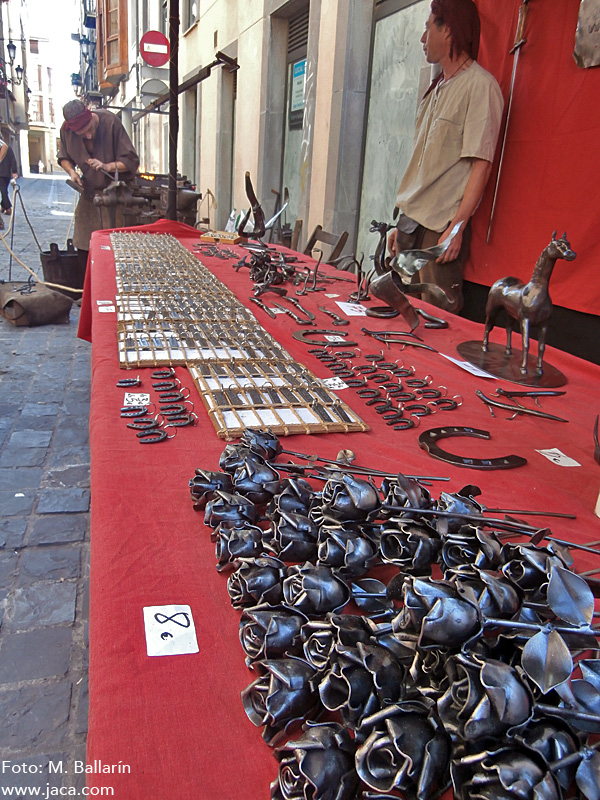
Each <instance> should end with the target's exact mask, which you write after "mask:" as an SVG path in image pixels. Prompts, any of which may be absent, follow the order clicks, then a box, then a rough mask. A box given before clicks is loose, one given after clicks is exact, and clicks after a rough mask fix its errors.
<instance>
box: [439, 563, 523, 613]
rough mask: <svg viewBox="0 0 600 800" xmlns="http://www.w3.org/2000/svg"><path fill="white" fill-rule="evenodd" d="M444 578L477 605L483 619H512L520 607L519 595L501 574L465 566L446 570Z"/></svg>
mask: <svg viewBox="0 0 600 800" xmlns="http://www.w3.org/2000/svg"><path fill="white" fill-rule="evenodd" d="M446 578H448V579H449V580H451V581H453V582H454V583H456V585H457V587H458V588H459V591H460V593H461V594H462V595H463V596H465V597H468V598H469V599H471V600H472V601H473V602H475V603H477V605H478V606H479V608H480V609H481V613H482V614H483V616H484V617H491V618H498V617H507V618H512V617H513V616H514V615H515V614H516V613H517V612H518V611H519V608H520V607H521V598H520V597H519V593H518V592H517V591H516V589H515V588H514V586H513V585H512V584H510V583H509V581H508V580H506V578H504V577H503V576H502V575H501V574H500V575H499V574H498V573H492V572H487V571H486V570H483V569H477V568H474V567H468V566H467V567H460V568H458V569H454V570H448V571H447V572H446Z"/></svg>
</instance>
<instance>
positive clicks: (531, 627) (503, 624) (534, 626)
mask: <svg viewBox="0 0 600 800" xmlns="http://www.w3.org/2000/svg"><path fill="white" fill-rule="evenodd" d="M483 626H484V627H488V628H510V629H511V630H522V631H544V630H546V629H547V628H548V626H549V624H548V623H546V624H545V625H544V624H542V625H540V624H538V623H535V622H517V621H516V620H510V619H494V618H493V617H492V618H491V617H485V618H484V620H483ZM550 627H551V628H552V630H553V631H556V632H557V633H581V634H583V635H587V636H600V630H596V629H595V628H591V627H588V628H566V627H564V626H562V625H552V624H550ZM388 633H394V628H393V625H386V626H385V627H381V628H379V629H378V631H377V633H376V634H375V635H376V636H377V637H379V636H385V635H387V634H388ZM595 719H598V721H599V722H600V717H595Z"/></svg>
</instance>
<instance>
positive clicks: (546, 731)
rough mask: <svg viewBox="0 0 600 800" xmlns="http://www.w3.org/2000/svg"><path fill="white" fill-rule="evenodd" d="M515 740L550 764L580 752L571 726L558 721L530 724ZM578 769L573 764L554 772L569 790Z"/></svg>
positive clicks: (543, 720) (540, 721)
mask: <svg viewBox="0 0 600 800" xmlns="http://www.w3.org/2000/svg"><path fill="white" fill-rule="evenodd" d="M515 738H517V739H518V740H519V741H521V742H522V743H523V744H525V745H527V747H530V748H532V749H533V750H535V751H536V752H538V753H539V754H540V755H541V756H543V758H544V759H545V761H546V763H548V764H551V763H552V762H555V761H559V760H560V759H562V758H566V757H567V756H570V755H572V754H573V753H576V752H577V751H578V750H579V743H578V741H577V739H576V738H575V735H574V734H573V732H572V731H571V729H570V728H569V726H568V725H567V724H566V723H563V722H562V721H561V720H557V719H552V720H550V719H542V720H539V721H534V722H529V723H528V724H527V725H526V726H525V728H524V729H523V730H522V731H520V732H519V734H518V735H516V737H515ZM576 769H577V764H571V765H569V766H566V767H563V768H561V769H558V770H555V771H554V773H555V775H556V777H557V779H558V782H559V783H560V785H561V786H562V787H563V789H568V788H569V786H570V785H571V784H572V783H573V779H574V777H575V772H576Z"/></svg>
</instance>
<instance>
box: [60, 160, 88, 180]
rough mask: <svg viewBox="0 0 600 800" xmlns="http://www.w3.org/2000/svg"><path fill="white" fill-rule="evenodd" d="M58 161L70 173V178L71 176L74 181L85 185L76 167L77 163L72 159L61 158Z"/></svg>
mask: <svg viewBox="0 0 600 800" xmlns="http://www.w3.org/2000/svg"><path fill="white" fill-rule="evenodd" d="M58 163H59V165H60V166H61V167H62V169H64V171H65V172H66V173H67V174H68V176H69V178H71V180H72V181H73V183H76V184H78V185H79V186H83V183H82V182H81V178H80V177H79V175H78V173H77V171H76V169H75V164H74V163H73V162H72V161H71V160H70V159H68V158H61V159H60V160H59V162H58Z"/></svg>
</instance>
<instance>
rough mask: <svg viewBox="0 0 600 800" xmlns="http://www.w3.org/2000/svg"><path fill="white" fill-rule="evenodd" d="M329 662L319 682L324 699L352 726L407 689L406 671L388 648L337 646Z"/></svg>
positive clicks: (396, 699)
mask: <svg viewBox="0 0 600 800" xmlns="http://www.w3.org/2000/svg"><path fill="white" fill-rule="evenodd" d="M329 661H330V664H331V667H330V669H329V671H328V672H327V673H326V674H325V675H324V677H323V678H322V680H321V682H320V683H319V695H320V697H321V702H322V703H323V705H324V706H325V708H327V709H328V710H329V711H337V712H339V714H340V716H341V719H342V722H343V723H344V725H346V726H348V727H350V728H355V727H357V725H359V723H360V721H361V720H362V719H363V718H364V717H366V716H368V715H370V714H373V713H374V712H375V711H377V710H378V709H379V708H381V707H382V706H386V705H391V704H392V703H396V702H398V700H400V699H402V696H403V694H404V693H405V692H406V687H405V679H406V670H405V669H404V667H402V665H401V664H400V663H399V662H398V660H397V659H396V658H395V656H394V655H393V654H392V653H390V651H389V650H386V648H384V647H380V646H379V645H376V644H363V643H362V642H359V643H358V644H357V645H356V647H344V648H339V649H338V648H334V649H333V650H332V651H331V654H330V657H329Z"/></svg>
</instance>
